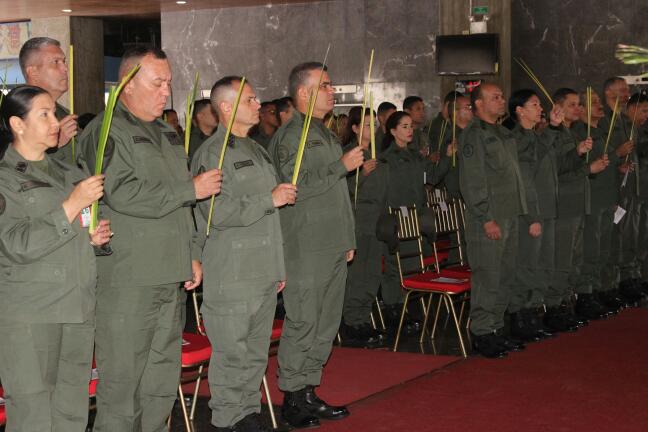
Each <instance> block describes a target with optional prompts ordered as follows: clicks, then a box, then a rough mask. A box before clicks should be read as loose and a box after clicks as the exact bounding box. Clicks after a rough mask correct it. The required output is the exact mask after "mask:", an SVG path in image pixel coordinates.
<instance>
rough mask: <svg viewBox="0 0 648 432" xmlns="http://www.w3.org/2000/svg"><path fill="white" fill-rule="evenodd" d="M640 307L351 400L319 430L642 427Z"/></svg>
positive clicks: (646, 318)
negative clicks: (342, 415)
mask: <svg viewBox="0 0 648 432" xmlns="http://www.w3.org/2000/svg"><path fill="white" fill-rule="evenodd" d="M647 336H648V310H645V309H632V310H628V311H624V312H622V313H621V314H620V315H619V316H617V317H614V318H612V319H609V320H606V321H598V322H593V323H592V324H590V325H589V326H588V327H586V328H584V329H581V330H580V331H578V332H577V333H573V334H563V335H560V336H559V337H557V338H555V339H552V340H549V341H545V342H542V343H539V344H533V345H530V346H529V347H528V348H527V350H526V351H524V352H521V353H513V354H511V355H510V356H509V357H508V358H507V359H504V360H486V359H482V358H477V357H473V358H471V359H469V360H467V361H464V362H458V363H456V364H453V365H450V366H448V367H446V368H444V369H442V370H440V371H438V372H435V373H433V374H428V375H425V376H423V377H420V378H418V379H416V380H414V381H410V382H408V383H406V384H404V385H402V386H398V387H396V388H392V389H390V390H388V391H385V392H382V393H380V394H377V395H375V396H373V397H370V398H368V399H364V400H362V401H359V402H357V403H355V404H352V405H351V407H350V408H351V411H352V415H351V416H350V417H349V418H347V419H345V420H343V421H339V422H327V423H325V424H324V425H323V427H322V428H321V429H320V430H322V431H326V432H352V431H353V432H359V431H376V432H379V431H390V432H391V431H417V432H418V431H421V432H424V431H443V432H447V431H497V432H514V431H515V432H520V431H523V432H534V431H538V432H540V431H542V432H545V431H550V432H553V431H561V432H562V431H565V432H567V431H569V432H581V431H583V432H585V431H587V432H599V431H600V432H604V431H605V432H610V431H612V432H626V431H627V432H645V431H648V409H647V408H646V405H647V404H648V342H647V340H646V339H647Z"/></svg>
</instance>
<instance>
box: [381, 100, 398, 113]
mask: <svg viewBox="0 0 648 432" xmlns="http://www.w3.org/2000/svg"><path fill="white" fill-rule="evenodd" d="M389 110H396V105H394V104H393V103H391V102H383V103H381V104H380V105H378V114H383V113H386V112H387V111H389Z"/></svg>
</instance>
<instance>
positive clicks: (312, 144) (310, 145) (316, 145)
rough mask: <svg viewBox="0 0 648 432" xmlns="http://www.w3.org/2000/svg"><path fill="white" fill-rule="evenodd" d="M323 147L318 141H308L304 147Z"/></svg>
mask: <svg viewBox="0 0 648 432" xmlns="http://www.w3.org/2000/svg"><path fill="white" fill-rule="evenodd" d="M323 145H324V143H323V142H322V141H320V140H313V141H308V143H306V147H308V148H313V147H321V146H323Z"/></svg>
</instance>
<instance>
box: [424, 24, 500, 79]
mask: <svg viewBox="0 0 648 432" xmlns="http://www.w3.org/2000/svg"><path fill="white" fill-rule="evenodd" d="M436 59H437V73H438V74H439V75H489V74H490V75H492V74H496V73H497V72H498V69H499V35H497V34H495V33H482V34H472V35H444V36H437V37H436Z"/></svg>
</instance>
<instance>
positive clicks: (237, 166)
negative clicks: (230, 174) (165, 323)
mask: <svg viewBox="0 0 648 432" xmlns="http://www.w3.org/2000/svg"><path fill="white" fill-rule="evenodd" d="M253 165H254V162H253V161H252V159H248V160H244V161H239V162H234V169H241V168H245V167H249V166H253Z"/></svg>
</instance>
